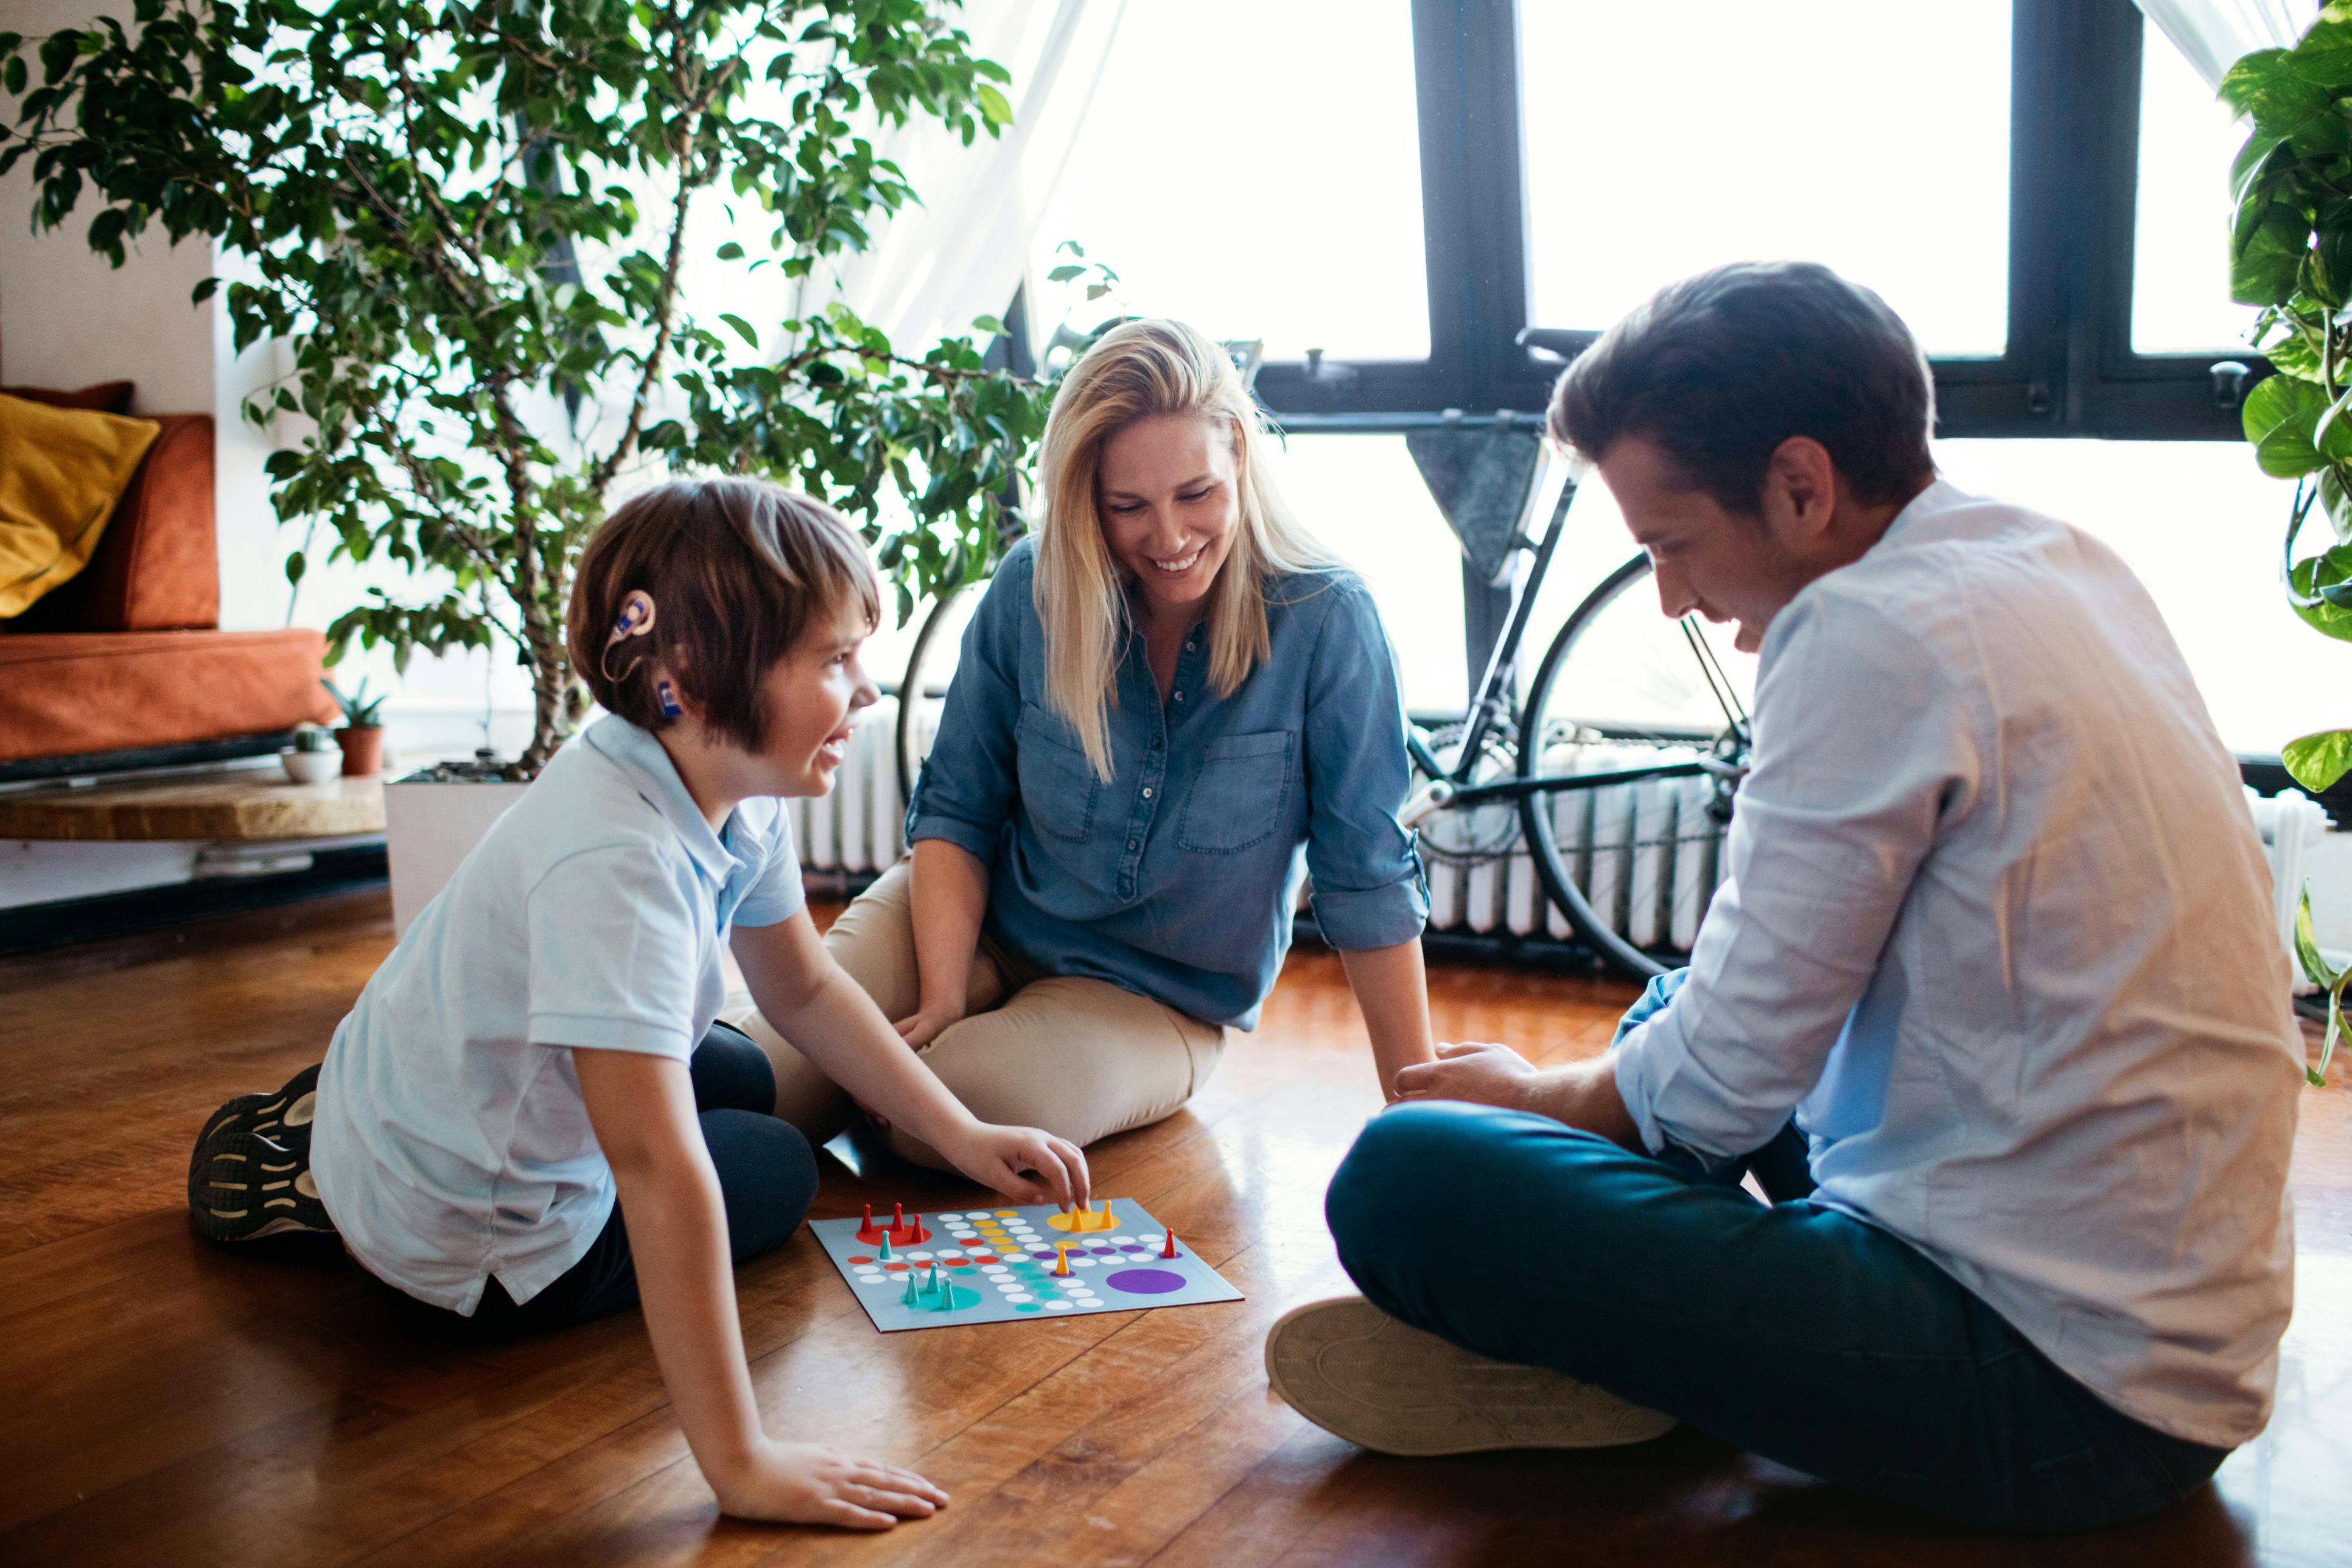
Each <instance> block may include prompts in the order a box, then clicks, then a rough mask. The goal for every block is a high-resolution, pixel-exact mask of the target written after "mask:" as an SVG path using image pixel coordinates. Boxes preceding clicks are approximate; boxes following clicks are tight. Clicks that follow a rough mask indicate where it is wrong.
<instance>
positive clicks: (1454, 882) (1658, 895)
mask: <svg viewBox="0 0 2352 1568" xmlns="http://www.w3.org/2000/svg"><path fill="white" fill-rule="evenodd" d="M1662 760H1664V761H1680V760H1683V759H1682V758H1680V757H1678V756H1674V755H1672V754H1669V755H1668V756H1666V757H1664V758H1662V757H1661V755H1660V753H1659V752H1657V751H1656V750H1655V749H1654V748H1649V747H1643V748H1639V749H1634V748H1619V747H1613V746H1608V745H1597V744H1575V745H1559V746H1554V747H1552V748H1551V749H1550V750H1549V752H1546V753H1545V756H1544V759H1543V771H1544V772H1546V773H1607V772H1611V771H1613V770H1615V769H1619V768H1630V767H1635V766H1639V765H1642V764H1643V763H1655V762H1659V761H1662ZM1714 795H1715V790H1714V785H1713V784H1712V783H1711V782H1710V781H1708V780H1707V779H1705V778H1677V779H1651V780H1648V781H1646V782H1644V783H1642V784H1610V785H1607V786H1605V787H1603V788H1601V789H1591V790H1577V791H1573V792H1569V793H1563V794H1560V795H1554V796H1553V797H1552V798H1551V799H1550V800H1549V802H1548V803H1546V805H1547V809H1549V811H1550V812H1551V814H1552V815H1551V820H1552V832H1553V837H1554V839H1555V841H1556V842H1557V843H1558V844H1559V851H1560V858H1561V859H1562V860H1564V861H1566V862H1567V865H1568V871H1569V874H1570V877H1572V878H1573V879H1575V881H1576V885H1577V886H1578V888H1579V889H1581V890H1582V891H1583V892H1584V895H1585V897H1586V899H1587V900H1589V901H1590V902H1591V905H1592V908H1593V912H1594V913H1595V914H1597V915H1599V916H1600V917H1601V920H1602V921H1605V922H1606V923H1607V924H1608V926H1609V928H1610V929H1611V930H1612V931H1616V932H1617V933H1618V934H1620V935H1621V936H1624V937H1626V938H1627V939H1628V940H1630V941H1632V942H1634V943H1635V944H1636V945H1638V946H1641V947H1645V948H1651V949H1664V951H1666V952H1676V953H1682V952H1689V951H1690V947H1691V943H1692V942H1694V941H1696V938H1697V936H1698V926H1699V921H1701V920H1702V919H1704V918H1705V916H1706V907H1707V904H1708V903H1709V902H1710V901H1711V900H1713V899H1714V897H1715V889H1716V888H1717V885H1718V884H1719V883H1720V882H1721V881H1722V879H1723V869H1724V866H1723V856H1722V853H1721V849H1722V843H1723V825H1722V824H1721V823H1718V822H1717V821H1716V820H1715V818H1714V817H1713V816H1711V815H1710V814H1709V812H1708V809H1707V807H1708V804H1709V803H1710V802H1711V801H1712V800H1713V799H1714ZM1422 851H1423V860H1424V861H1425V862H1426V864H1427V866H1428V868H1429V924H1430V929H1431V930H1433V931H1444V932H1454V933H1460V934H1475V935H1481V936H1503V935H1509V936H1512V937H1518V938H1526V939H1532V940H1535V941H1538V942H1543V941H1555V942H1564V941H1568V940H1570V939H1571V938H1572V936H1573V933H1572V932H1571V931H1570V929H1569V924H1568V921H1567V918H1566V917H1565V916H1563V915H1562V914H1561V913H1560V912H1559V910H1558V909H1556V908H1554V907H1553V905H1552V903H1551V900H1549V899H1547V898H1545V897H1544V890H1543V883H1542V882H1541V881H1540V880H1539V879H1538V878H1537V876H1536V865H1535V858H1534V856H1533V855H1532V854H1530V853H1529V851H1528V847H1527V844H1526V842H1525V840H1524V839H1523V838H1522V837H1521V835H1520V833H1519V817H1518V809H1517V807H1516V806H1513V805H1489V806H1481V807H1479V808H1478V809H1476V810H1475V811H1448V812H1440V813H1438V814H1437V815H1436V816H1432V817H1430V818H1428V819H1427V820H1426V821H1424V822H1423V824H1422Z"/></svg>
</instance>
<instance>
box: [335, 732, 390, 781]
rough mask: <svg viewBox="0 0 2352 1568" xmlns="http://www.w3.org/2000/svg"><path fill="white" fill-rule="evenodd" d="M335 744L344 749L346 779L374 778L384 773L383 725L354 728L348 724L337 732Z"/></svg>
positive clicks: (344, 774)
mask: <svg viewBox="0 0 2352 1568" xmlns="http://www.w3.org/2000/svg"><path fill="white" fill-rule="evenodd" d="M335 744H337V745H339V746H341V748H342V749H343V776H344V777H345V778H347V779H367V778H373V777H374V776H375V775H376V774H378V773H382V772H383V725H381V724H370V725H367V726H365V727H364V728H354V727H352V725H349V724H346V725H344V726H343V727H342V728H341V729H340V730H338V731H335Z"/></svg>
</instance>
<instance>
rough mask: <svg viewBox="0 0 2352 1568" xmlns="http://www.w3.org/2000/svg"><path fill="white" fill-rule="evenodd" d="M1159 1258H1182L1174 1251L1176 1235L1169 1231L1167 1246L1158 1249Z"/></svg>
mask: <svg viewBox="0 0 2352 1568" xmlns="http://www.w3.org/2000/svg"><path fill="white" fill-rule="evenodd" d="M1181 1256H1183V1255H1182V1254H1181V1253H1180V1252H1178V1251H1177V1250H1176V1233H1175V1232H1174V1231H1172V1230H1171V1231H1170V1232H1169V1233H1168V1245H1167V1246H1165V1247H1161V1248H1160V1257H1162V1258H1180V1257H1181Z"/></svg>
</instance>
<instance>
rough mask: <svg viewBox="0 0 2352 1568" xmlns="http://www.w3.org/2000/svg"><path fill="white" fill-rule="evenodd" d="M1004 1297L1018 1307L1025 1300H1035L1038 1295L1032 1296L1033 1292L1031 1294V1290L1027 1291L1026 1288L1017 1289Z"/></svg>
mask: <svg viewBox="0 0 2352 1568" xmlns="http://www.w3.org/2000/svg"><path fill="white" fill-rule="evenodd" d="M1004 1299H1005V1300H1008V1301H1010V1302H1012V1303H1013V1305H1014V1306H1016V1307H1017V1306H1019V1305H1020V1304H1021V1303H1022V1302H1024V1301H1034V1300H1036V1299H1037V1298H1036V1297H1034V1296H1032V1295H1031V1294H1029V1292H1028V1291H1026V1290H1015V1291H1014V1292H1013V1294H1012V1295H1010V1296H1007V1297H1006V1298H1004Z"/></svg>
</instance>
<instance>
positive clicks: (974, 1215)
mask: <svg viewBox="0 0 2352 1568" xmlns="http://www.w3.org/2000/svg"><path fill="white" fill-rule="evenodd" d="M963 1217H964V1218H966V1219H994V1218H995V1217H996V1216H995V1215H992V1214H991V1213H989V1212H988V1211H987V1210H986V1209H966V1210H964V1213H963Z"/></svg>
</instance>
